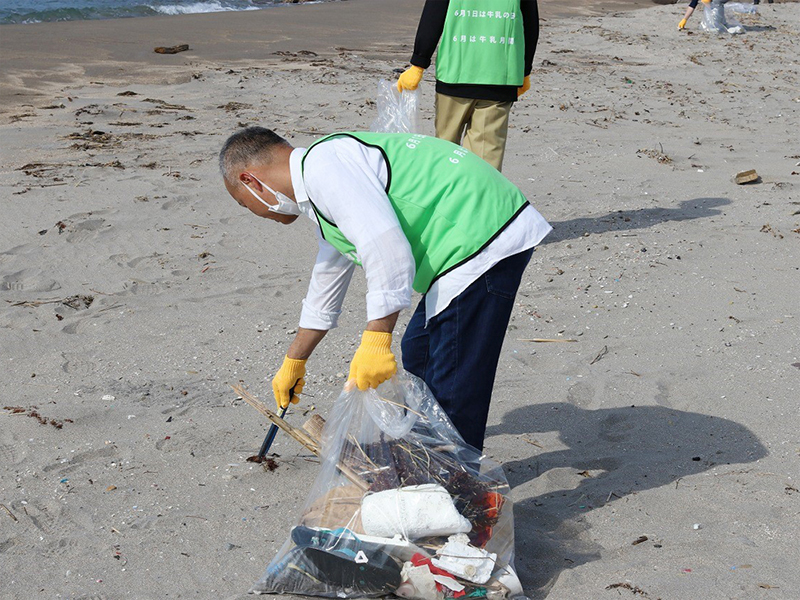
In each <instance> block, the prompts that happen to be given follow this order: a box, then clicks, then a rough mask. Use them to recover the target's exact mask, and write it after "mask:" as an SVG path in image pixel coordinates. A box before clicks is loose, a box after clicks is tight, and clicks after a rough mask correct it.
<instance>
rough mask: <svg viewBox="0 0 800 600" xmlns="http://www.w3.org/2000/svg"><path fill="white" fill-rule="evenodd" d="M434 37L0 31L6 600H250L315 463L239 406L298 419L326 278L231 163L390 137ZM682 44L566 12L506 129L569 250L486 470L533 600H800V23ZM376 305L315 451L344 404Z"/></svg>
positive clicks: (406, 7)
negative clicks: (238, 183) (267, 215)
mask: <svg viewBox="0 0 800 600" xmlns="http://www.w3.org/2000/svg"><path fill="white" fill-rule="evenodd" d="M422 4H423V2H422V0H399V1H391V2H390V1H388V0H381V1H378V0H348V1H347V2H335V3H324V4H313V5H306V6H290V7H279V8H275V9H269V10H264V11H258V12H255V13H226V14H214V15H191V16H183V17H164V18H160V17H154V18H146V19H122V20H113V21H83V22H70V23H48V24H39V25H8V26H2V27H0V48H1V51H2V68H0V200H1V201H2V208H3V219H2V221H1V222H0V348H2V351H1V352H0V361H2V368H0V386H2V387H1V388H0V389H2V403H0V408H2V410H0V598H2V599H4V600H5V599H15V600H17V599H20V600H28V599H31V598H71V599H79V598H81V599H84V598H85V599H90V598H91V599H100V598H104V599H105V598H108V599H116V598H136V599H157V598H209V599H212V598H226V599H239V600H241V599H243V598H246V597H248V596H247V595H246V593H247V591H248V589H249V588H250V586H251V585H252V584H253V583H254V582H255V581H256V580H257V579H258V578H259V577H260V576H261V575H262V573H263V571H264V568H265V567H266V565H267V563H268V562H269V561H270V560H271V559H272V557H273V556H274V555H275V553H276V551H277V550H278V548H279V547H280V546H281V545H282V544H283V542H284V540H285V539H286V538H287V535H288V531H289V528H290V526H291V525H292V524H293V522H294V521H295V519H296V517H297V515H296V514H295V511H296V510H297V507H298V505H299V504H301V503H302V502H303V500H304V499H305V497H306V494H307V493H308V491H309V489H310V486H311V484H312V482H313V479H314V477H315V475H316V473H317V470H318V461H317V460H316V459H315V458H314V457H313V456H311V455H310V454H309V453H308V452H307V451H305V450H304V449H303V448H302V447H300V446H299V445H298V444H297V443H296V442H294V441H293V440H291V439H289V438H288V437H286V436H281V435H279V436H278V439H277V441H276V442H275V445H274V446H273V451H274V452H275V453H276V456H275V460H276V461H277V464H278V468H277V469H276V470H274V471H272V472H269V471H267V470H265V469H263V468H262V467H261V466H260V465H254V464H252V463H248V462H246V458H247V457H248V456H250V455H252V454H253V453H254V452H255V451H256V450H257V449H258V445H259V444H260V442H261V440H262V438H263V435H264V432H265V429H266V425H265V420H264V419H263V418H262V417H261V416H260V415H258V413H256V411H254V410H253V409H252V408H250V407H249V406H248V405H246V404H245V403H244V402H243V401H242V400H241V399H238V398H237V395H236V394H235V393H234V392H233V391H232V390H231V389H230V385H231V384H237V383H243V384H244V385H245V386H247V387H248V388H249V389H250V390H251V391H252V392H254V393H255V394H256V395H258V396H259V397H261V398H263V399H264V400H266V401H269V402H271V393H270V387H269V378H271V376H272V375H273V374H274V372H275V370H276V369H277V367H278V366H279V364H280V361H281V359H282V358H283V355H284V352H285V349H286V346H287V345H288V343H289V341H290V340H291V337H292V334H293V333H294V330H295V327H296V324H297V318H298V316H299V307H300V302H301V300H302V298H303V297H304V295H305V291H306V286H307V283H308V276H309V272H310V269H311V265H312V263H313V260H314V256H315V251H316V242H315V239H314V236H313V231H312V228H311V224H310V223H308V222H303V223H298V224H296V225H294V226H292V227H281V226H278V225H277V224H274V223H266V222H264V221H263V220H260V219H257V218H255V217H253V216H252V215H251V214H250V213H248V212H247V211H246V210H244V209H242V208H241V207H239V206H237V205H236V204H235V203H234V202H233V201H232V200H231V199H230V198H229V197H228V196H227V194H226V192H225V190H224V188H223V186H222V182H221V179H220V176H219V174H218V168H217V152H218V151H219V149H220V147H221V145H222V143H223V141H224V140H225V139H226V137H227V136H228V135H229V134H230V133H232V132H233V131H234V130H236V129H237V128H239V127H241V126H244V125H247V124H260V125H264V126H267V127H271V128H273V129H275V130H276V131H277V132H278V133H279V134H281V135H284V136H285V137H287V139H288V140H289V141H290V142H291V143H292V144H294V145H296V146H306V145H308V144H309V143H311V142H312V141H313V140H314V139H316V138H317V137H319V136H321V135H324V134H327V133H330V132H334V131H340V130H353V129H356V130H357V129H367V128H369V125H370V123H371V121H372V120H373V119H374V118H375V115H376V109H375V102H374V99H375V94H376V87H377V83H378V80H379V79H380V78H392V77H396V70H397V69H402V68H403V67H405V66H406V64H407V60H408V58H409V55H410V52H411V48H412V46H413V38H414V31H415V28H416V24H417V21H418V18H419V12H420V10H421V7H422ZM626 6H627V7H630V8H637V9H636V10H621V9H622V8H624V7H626ZM683 8H684V6H683V5H668V6H654V5H652V4H650V3H645V2H638V3H637V2H633V3H624V2H622V1H621V0H620V1H619V2H616V3H615V4H605V5H596V4H595V5H591V6H588V5H580V4H579V5H573V6H571V7H570V10H568V11H566V12H569V13H571V14H565V10H564V8H563V7H555V6H553V5H552V3H544V4H543V5H542V15H543V18H544V19H543V22H542V33H541V38H540V43H539V48H538V50H537V54H536V58H535V61H534V70H533V73H532V77H531V79H532V84H533V85H532V89H531V91H530V92H529V93H528V94H526V95H525V96H523V98H522V100H521V101H520V102H519V103H518V104H517V105H516V107H515V108H514V110H513V112H512V117H511V129H510V132H509V141H508V151H507V154H506V162H505V166H504V173H505V174H506V175H507V176H508V177H509V178H510V179H511V180H512V181H513V182H514V183H516V184H517V185H518V186H519V187H520V188H521V189H522V191H523V192H524V193H525V195H526V196H527V197H528V198H529V199H530V201H531V202H532V203H533V204H534V205H535V206H536V207H537V209H538V210H539V211H540V212H541V213H542V214H543V215H544V216H545V217H546V218H547V219H548V220H549V221H550V222H551V223H552V224H553V226H554V232H553V233H552V234H551V235H550V236H549V237H548V238H547V239H546V240H545V243H543V244H542V245H541V246H540V247H539V248H538V249H537V251H536V252H535V254H534V257H533V260H532V262H531V264H530V266H529V268H528V270H527V272H526V275H525V278H524V280H523V284H522V287H521V289H520V294H519V296H518V298H517V306H516V309H515V312H514V315H513V317H512V322H511V325H510V327H509V331H508V333H507V337H506V343H505V346H504V349H503V355H502V357H501V361H500V368H499V370H498V379H497V384H496V387H495V395H494V400H493V406H492V412H491V415H490V423H489V431H488V436H487V441H486V453H487V455H488V456H490V457H491V458H492V459H494V460H495V461H497V462H499V463H501V464H503V465H504V469H505V472H506V474H507V476H508V478H509V481H510V483H511V485H512V488H513V498H514V501H515V503H516V504H515V519H516V536H517V541H516V544H517V559H516V565H517V569H518V571H519V573H520V577H521V579H522V582H523V584H524V585H525V589H526V592H527V594H528V596H529V597H531V598H534V599H544V598H547V599H548V600H585V599H605V598H609V599H611V598H649V599H652V600H655V599H657V598H660V599H662V600H672V599H680V600H683V599H728V598H736V599H742V600H744V599H747V600H751V599H761V598H765V599H766V598H768V599H778V598H780V599H784V598H785V599H792V598H800V575H799V574H798V572H797V568H796V565H797V564H798V562H800V550H798V545H797V540H798V539H800V519H799V518H798V517H800V480H799V479H800V470H799V469H798V467H800V434H798V431H800V416H799V413H798V400H799V399H800V335H798V331H799V330H800V143H799V142H798V131H800V114H799V111H800V61H799V60H798V52H797V39H798V36H799V35H800V4H797V3H777V4H762V5H761V6H760V7H759V12H758V14H756V15H743V16H741V17H740V20H741V21H742V23H743V24H744V25H745V27H746V28H747V33H745V34H744V35H740V36H720V37H717V36H712V35H708V34H706V33H704V32H702V31H701V30H700V27H699V22H700V19H699V15H696V16H695V17H694V18H693V19H692V20H691V21H690V23H689V26H688V27H687V31H685V32H678V31H677V30H676V25H677V22H678V20H679V19H680V17H681V15H682V12H683ZM179 43H188V44H189V45H190V48H191V49H190V50H189V51H188V52H183V53H180V54H176V55H157V54H155V53H153V47H155V46H164V45H174V44H179ZM433 87H434V81H433V73H431V72H428V73H426V74H425V78H424V81H423V84H422V86H421V90H422V106H423V108H422V117H423V133H428V134H432V133H433V97H434V93H433ZM748 169H755V170H756V171H757V172H758V175H759V176H760V179H759V180H758V181H757V182H755V183H751V184H748V185H736V183H735V182H734V176H735V175H736V174H737V173H738V172H740V171H745V170H748ZM365 292H366V285H365V282H364V277H363V274H362V275H360V276H357V277H356V278H355V279H354V282H353V285H352V286H351V289H350V292H349V294H348V301H347V303H346V305H345V310H344V313H343V315H342V318H341V321H340V328H339V329H337V330H336V331H334V332H332V333H331V334H330V335H329V336H328V337H327V338H326V340H325V341H324V342H323V345H322V346H320V348H319V349H318V351H317V352H316V354H315V355H314V357H313V358H312V359H311V361H309V372H308V376H307V384H306V388H305V391H306V392H307V393H308V394H309V395H310V396H309V397H307V398H305V400H304V402H302V403H301V404H299V405H297V406H296V407H293V408H292V409H291V411H290V413H289V416H288V417H287V418H288V419H289V420H290V422H292V423H293V424H296V425H299V424H301V423H302V422H303V421H304V420H305V419H306V418H307V416H308V415H309V414H313V412H317V413H319V414H321V415H323V416H325V415H326V414H327V411H328V409H329V408H330V406H331V403H332V400H333V399H334V398H335V397H336V396H337V395H338V393H339V391H340V390H341V387H342V385H343V383H344V379H345V374H346V373H347V370H348V361H349V360H350V358H351V357H352V354H353V352H354V350H355V348H356V346H357V343H358V338H359V335H360V332H361V330H362V328H363V325H364V321H365V305H364V294H365ZM409 317H410V315H409V314H404V315H403V316H402V317H401V324H400V327H399V330H402V328H403V326H404V325H403V324H404V323H405V322H406V321H407V319H408V318H409ZM397 337H398V338H399V336H397ZM533 338H546V339H556V340H563V343H561V342H550V343H537V342H531V341H528V340H531V339H533ZM567 340H574V341H567ZM395 351H396V352H398V353H399V343H396V345H395ZM312 411H313V412H312Z"/></svg>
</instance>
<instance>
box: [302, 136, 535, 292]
mask: <svg viewBox="0 0 800 600" xmlns="http://www.w3.org/2000/svg"><path fill="white" fill-rule="evenodd" d="M335 137H350V138H354V139H356V140H358V141H359V142H361V143H362V144H364V145H366V146H369V147H372V148H378V149H379V150H380V151H381V153H382V154H383V157H384V159H385V160H386V168H387V173H388V174H387V183H386V194H387V196H389V202H391V204H392V208H394V211H395V213H396V214H397V219H398V221H399V222H400V227H401V228H402V230H403V233H404V234H405V236H406V238H407V239H408V241H409V244H410V245H411V252H412V254H413V255H414V264H415V267H416V274H415V276H414V285H413V287H414V290H416V291H417V292H420V293H421V294H424V293H426V292H427V291H428V290H429V289H430V287H431V285H432V284H433V282H434V281H435V280H436V279H437V278H439V277H441V276H442V275H444V274H445V273H447V272H448V271H451V270H452V269H455V268H456V267H458V266H459V265H461V264H463V263H465V262H466V261H468V260H469V259H470V258H472V257H473V256H475V255H476V254H478V253H479V252H480V251H481V250H483V249H484V248H485V247H486V246H488V245H489V243H490V242H491V241H492V240H493V239H494V238H495V237H496V236H497V235H498V234H499V233H500V232H501V231H502V230H503V229H504V228H505V227H506V226H507V225H508V224H509V223H511V221H513V220H514V218H515V217H516V216H517V215H518V214H519V213H520V212H522V210H523V209H524V208H525V207H526V206H528V201H527V200H526V199H525V196H523V195H522V192H520V191H519V189H517V187H516V186H515V185H514V184H513V183H511V182H510V181H509V180H508V179H506V178H505V177H503V175H501V174H500V172H499V171H498V170H497V169H495V168H494V167H492V166H491V165H489V163H487V162H486V161H484V160H483V159H482V158H479V157H478V156H476V155H475V154H472V153H471V152H469V151H468V150H465V149H464V148H462V147H461V146H457V145H456V144H453V143H451V142H448V141H446V140H440V139H437V138H434V137H429V136H426V135H421V134H409V133H334V134H332V135H329V136H327V137H324V138H322V139H320V140H317V141H316V142H314V143H313V144H311V146H309V148H308V149H307V150H306V152H305V154H304V155H303V158H302V161H301V165H302V167H301V170H302V171H303V172H304V170H305V160H306V157H307V156H308V154H309V152H311V151H312V150H313V149H314V147H315V146H316V145H317V144H320V143H322V142H325V141H326V140H330V139H332V138H335ZM309 200H310V201H311V205H312V206H313V208H314V212H315V213H316V215H317V221H318V222H319V227H320V230H321V231H322V237H323V238H325V240H327V241H328V242H329V243H330V244H331V245H332V246H333V247H334V248H336V249H337V250H338V251H339V252H341V253H342V254H344V255H345V256H348V257H349V258H350V259H351V260H353V261H354V262H355V263H357V264H360V262H359V260H358V256H357V250H356V247H355V246H354V245H353V244H352V243H351V242H350V241H349V240H348V239H347V237H345V235H344V233H343V232H342V231H341V230H340V229H339V228H338V227H337V226H336V223H333V222H332V221H330V220H329V219H328V218H327V217H326V216H325V215H323V214H322V213H321V212H320V211H319V210H318V209H317V207H316V206H314V199H313V198H309Z"/></svg>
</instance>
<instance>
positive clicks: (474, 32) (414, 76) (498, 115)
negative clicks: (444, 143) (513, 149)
mask: <svg viewBox="0 0 800 600" xmlns="http://www.w3.org/2000/svg"><path fill="white" fill-rule="evenodd" d="M440 39H441V41H440ZM538 40H539V7H538V5H537V4H536V0H426V2H425V6H424V8H423V9H422V16H421V17H420V20H419V27H418V28H417V37H416V39H415V41H414V53H413V54H412V55H411V65H412V66H411V67H410V68H409V69H407V70H406V71H405V72H404V73H403V74H402V75H400V79H399V80H398V82H397V89H398V90H400V91H401V92H402V91H403V90H415V89H417V86H418V85H419V82H420V80H421V79H422V73H423V72H424V70H425V69H427V68H428V67H429V66H430V64H431V57H432V56H433V53H434V51H435V50H436V47H437V45H438V47H439V52H438V54H437V57H436V137H438V138H442V139H444V140H448V141H450V142H453V143H456V144H461V143H462V137H463V146H464V147H465V148H466V149H467V150H470V151H471V152H473V153H475V154H477V155H478V156H480V157H481V158H483V159H484V160H485V161H486V162H488V163H489V164H490V165H492V166H493V167H495V168H496V169H497V170H498V171H499V170H501V169H502V166H503V155H504V154H505V149H506V138H507V137H508V115H509V113H510V112H511V105H512V104H513V103H514V102H515V101H516V100H517V98H519V97H520V96H521V95H522V94H524V93H525V92H527V91H528V89H530V87H531V82H530V72H531V68H532V65H533V55H534V52H535V51H536V43H537V42H538Z"/></svg>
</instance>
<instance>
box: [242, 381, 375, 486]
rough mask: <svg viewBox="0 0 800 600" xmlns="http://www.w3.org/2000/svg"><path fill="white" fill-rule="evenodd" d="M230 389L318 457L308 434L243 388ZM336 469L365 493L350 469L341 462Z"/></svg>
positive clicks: (359, 479) (317, 449)
mask: <svg viewBox="0 0 800 600" xmlns="http://www.w3.org/2000/svg"><path fill="white" fill-rule="evenodd" d="M231 387H232V388H233V391H234V392H236V393H237V394H239V396H241V397H242V399H243V400H244V401H245V402H247V403H248V404H249V405H250V406H252V407H253V408H255V409H256V410H257V411H258V412H260V413H261V414H262V415H264V416H265V417H267V419H269V420H270V421H272V423H274V424H275V425H277V426H278V427H279V428H280V429H282V430H283V431H285V432H286V433H287V434H289V435H290V436H291V437H293V438H294V439H295V440H297V441H298V442H300V444H302V445H303V446H304V447H306V448H307V449H308V450H309V451H311V452H312V453H313V454H315V455H316V456H320V448H319V444H318V443H317V441H316V440H315V439H314V438H312V437H311V436H310V435H309V434H308V433H306V432H305V431H303V430H302V429H299V428H297V427H293V426H292V425H290V424H289V423H287V422H286V421H285V420H284V419H282V418H281V417H279V416H278V414H277V413H275V412H273V411H271V410H270V409H269V408H267V406H266V405H265V404H264V403H263V402H261V400H259V399H258V398H256V397H255V396H254V395H253V394H251V393H250V392H248V391H247V390H245V389H244V388H243V387H241V386H239V385H232V386H231ZM336 467H337V468H338V469H339V471H341V472H342V475H344V476H345V477H347V479H349V480H350V481H351V482H353V483H354V484H355V485H357V486H358V487H359V488H360V489H361V490H362V491H365V492H366V491H367V489H368V488H369V485H367V483H366V482H365V481H364V480H363V479H362V478H361V477H359V476H358V474H356V473H355V472H354V471H353V470H352V469H351V468H349V467H348V466H346V465H343V464H342V463H341V462H340V463H338V464H337V465H336Z"/></svg>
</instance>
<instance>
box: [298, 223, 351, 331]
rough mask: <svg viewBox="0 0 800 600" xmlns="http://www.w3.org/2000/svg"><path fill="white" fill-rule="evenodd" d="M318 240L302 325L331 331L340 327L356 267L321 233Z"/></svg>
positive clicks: (302, 315) (307, 327) (306, 327)
mask: <svg viewBox="0 0 800 600" xmlns="http://www.w3.org/2000/svg"><path fill="white" fill-rule="evenodd" d="M317 240H318V241H319V251H318V252H317V260H316V262H315V263H314V269H313V270H312V271H311V281H310V282H309V284H308V293H307V294H306V297H305V300H303V310H302V311H301V313H300V323H299V325H300V327H303V328H305V329H321V330H324V331H327V330H329V329H334V328H335V327H336V326H337V325H338V320H339V315H340V314H341V312H342V304H343V303H344V297H345V295H346V294H347V286H349V285H350V279H352V277H353V271H354V270H355V263H353V261H351V260H350V259H349V258H347V257H346V256H344V255H342V254H340V253H339V251H338V250H336V248H334V247H333V246H331V245H330V244H329V243H328V242H326V241H325V240H324V239H322V235H320V232H319V229H317Z"/></svg>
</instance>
